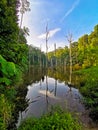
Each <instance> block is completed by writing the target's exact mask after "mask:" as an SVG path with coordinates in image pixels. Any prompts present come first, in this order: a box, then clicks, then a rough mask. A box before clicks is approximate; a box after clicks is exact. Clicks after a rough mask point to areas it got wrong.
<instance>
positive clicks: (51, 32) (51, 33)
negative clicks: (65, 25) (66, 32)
mask: <svg viewBox="0 0 98 130" xmlns="http://www.w3.org/2000/svg"><path fill="white" fill-rule="evenodd" d="M60 30H61V28H55V29H53V30H50V31H49V38H50V37H53V36H54V35H55V34H56V33H57V32H59V31H60ZM38 38H39V39H46V33H44V34H41V35H39V36H38Z"/></svg>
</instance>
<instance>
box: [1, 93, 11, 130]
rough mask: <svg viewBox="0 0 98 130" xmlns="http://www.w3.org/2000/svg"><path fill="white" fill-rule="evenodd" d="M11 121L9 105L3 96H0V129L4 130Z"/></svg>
mask: <svg viewBox="0 0 98 130" xmlns="http://www.w3.org/2000/svg"><path fill="white" fill-rule="evenodd" d="M10 119H11V104H10V103H9V102H8V100H7V99H6V98H5V96H4V94H1V95H0V128H1V130H6V128H7V125H8V123H9V121H10Z"/></svg>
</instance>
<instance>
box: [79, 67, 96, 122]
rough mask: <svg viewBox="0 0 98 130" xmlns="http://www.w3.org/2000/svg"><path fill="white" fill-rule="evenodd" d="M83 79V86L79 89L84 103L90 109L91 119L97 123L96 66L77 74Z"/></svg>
mask: <svg viewBox="0 0 98 130" xmlns="http://www.w3.org/2000/svg"><path fill="white" fill-rule="evenodd" d="M79 73H80V74H82V76H83V77H84V79H83V81H85V84H84V85H83V86H82V87H81V88H80V91H81V93H82V94H83V96H84V103H85V105H86V107H87V108H90V115H91V117H92V118H93V119H94V120H95V121H97V122H98V66H96V67H91V68H88V69H84V70H82V71H80V72H79Z"/></svg>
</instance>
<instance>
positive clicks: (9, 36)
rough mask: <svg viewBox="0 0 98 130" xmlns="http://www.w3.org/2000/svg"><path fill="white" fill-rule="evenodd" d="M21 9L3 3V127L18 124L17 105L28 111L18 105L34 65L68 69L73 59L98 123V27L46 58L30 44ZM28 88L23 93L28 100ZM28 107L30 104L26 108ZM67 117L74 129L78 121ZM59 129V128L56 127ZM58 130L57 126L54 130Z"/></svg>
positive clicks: (0, 27)
mask: <svg viewBox="0 0 98 130" xmlns="http://www.w3.org/2000/svg"><path fill="white" fill-rule="evenodd" d="M27 2H28V1H27ZM24 4H26V3H24ZM27 4H28V3H27ZM28 5H29V4H28ZM20 6H21V3H20V1H19V0H11V1H10V2H9V0H0V128H1V129H2V130H7V129H10V128H9V127H12V126H11V125H12V122H14V123H15V121H16V120H17V119H15V118H18V117H16V115H15V114H16V113H17V115H18V112H19V111H18V110H17V106H18V107H19V108H20V110H21V111H23V110H24V108H22V107H21V106H20V104H17V105H16V104H15V102H16V101H17V103H20V102H19V101H20V99H19V97H17V95H18V94H20V93H19V91H18V88H20V90H21V91H23V89H22V87H24V88H25V86H26V85H25V86H22V87H20V86H21V85H19V84H22V82H23V75H24V73H25V72H26V71H29V68H30V66H39V67H40V68H45V66H46V64H48V66H49V67H53V66H62V67H63V68H65V70H66V66H69V65H70V57H71V58H72V61H71V62H72V66H73V70H74V71H76V72H75V73H76V74H78V75H80V77H81V78H82V77H83V79H81V83H80V91H81V93H82V94H83V96H84V104H85V106H86V107H87V108H88V109H90V116H91V117H92V119H93V120H94V121H95V122H98V24H97V25H96V26H95V27H94V30H93V31H92V32H91V33H90V34H89V35H88V34H85V35H83V36H82V37H80V38H79V39H78V41H76V42H73V43H70V48H68V46H65V47H64V48H55V50H54V51H52V52H48V54H47V55H46V54H45V53H44V52H41V50H40V49H39V48H37V47H34V46H32V45H27V40H26V36H27V35H28V34H29V32H28V28H26V27H24V28H20V27H19V18H18V12H19V8H20ZM26 7H27V6H26ZM23 12H24V10H22V16H23ZM32 44H33V41H32ZM70 50H71V56H70ZM47 57H48V58H47ZM47 59H48V62H47ZM26 89H27V88H25V90H24V91H23V93H24V99H25V96H26ZM21 101H23V99H21ZM26 106H27V104H25V106H24V107H26ZM15 111H16V113H15ZM64 115H65V116H64V120H66V118H68V121H69V122H68V124H66V122H64V123H65V124H66V125H65V127H69V128H70V126H71V125H72V124H71V121H72V123H76V122H77V121H76V122H74V120H73V118H71V115H70V114H69V113H67V114H64ZM61 117H62V118H63V114H62V115H59V113H54V115H53V116H49V118H50V119H51V120H52V119H54V118H55V120H56V121H57V122H59V123H61V124H62V123H63V121H62V122H60V118H61ZM49 118H48V116H44V117H42V118H41V119H42V121H43V124H44V121H46V119H47V121H51V120H50V119H49ZM30 120H31V119H30ZM36 120H37V119H36ZM36 120H35V122H38V123H39V125H40V122H41V120H40V119H39V120H37V121H36ZM27 122H28V121H27ZM55 123H56V122H55ZM61 124H60V125H61ZM69 125H70V126H69ZM13 127H14V126H13ZM51 127H52V126H51ZM55 127H59V126H57V124H55ZM55 127H54V126H53V129H54V128H55ZM74 127H75V129H76V130H79V129H80V127H79V124H78V123H77V125H76V126H74ZM78 127H79V129H77V128H78ZM41 128H42V126H41ZM72 129H73V126H72ZM70 130H71V128H70Z"/></svg>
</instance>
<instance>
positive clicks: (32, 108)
mask: <svg viewBox="0 0 98 130" xmlns="http://www.w3.org/2000/svg"><path fill="white" fill-rule="evenodd" d="M27 88H28V92H27V95H26V100H28V101H29V102H28V104H29V105H28V107H27V108H26V109H25V110H24V111H23V112H20V116H19V122H18V125H19V124H20V122H21V120H23V119H25V118H27V117H30V116H35V117H40V116H41V115H42V114H44V113H46V112H48V111H49V110H50V108H51V106H55V105H59V106H61V107H62V108H63V109H67V110H69V111H71V112H75V113H77V114H78V115H79V117H80V120H81V121H82V122H83V123H85V124H86V125H87V124H88V123H89V118H88V115H87V111H86V110H85V107H84V105H83V103H82V95H81V94H80V92H79V90H78V89H76V88H74V87H69V86H68V85H67V84H66V82H65V81H60V80H59V79H57V78H56V79H55V78H53V77H51V76H46V75H45V76H42V78H41V79H40V81H36V82H35V83H32V84H31V85H28V86H27Z"/></svg>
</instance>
